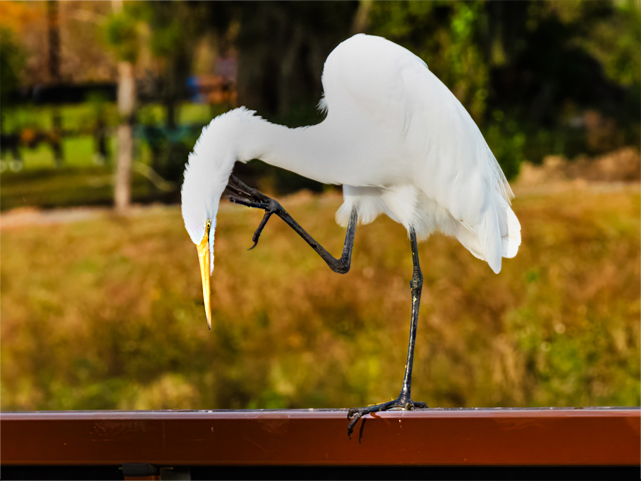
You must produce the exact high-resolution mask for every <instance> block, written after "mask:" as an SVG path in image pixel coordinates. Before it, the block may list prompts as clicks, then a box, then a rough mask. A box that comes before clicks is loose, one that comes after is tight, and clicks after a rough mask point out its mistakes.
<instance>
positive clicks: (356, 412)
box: [347, 396, 427, 436]
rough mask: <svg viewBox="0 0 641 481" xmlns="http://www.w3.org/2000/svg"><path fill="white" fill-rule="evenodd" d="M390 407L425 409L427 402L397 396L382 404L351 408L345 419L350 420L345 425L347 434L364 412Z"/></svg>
mask: <svg viewBox="0 0 641 481" xmlns="http://www.w3.org/2000/svg"><path fill="white" fill-rule="evenodd" d="M390 409H403V410H408V411H412V410H414V409H427V404H426V403H424V402H417V401H412V400H411V399H407V398H402V397H400V396H399V397H398V399H395V400H394V401H389V402H386V403H382V404H376V405H374V406H368V407H366V408H351V409H350V410H349V411H347V419H349V420H350V422H349V424H348V425H347V435H348V436H351V435H352V432H353V431H354V426H356V423H358V420H359V419H360V418H362V417H363V416H365V415H366V414H371V413H376V412H379V411H389V410H390Z"/></svg>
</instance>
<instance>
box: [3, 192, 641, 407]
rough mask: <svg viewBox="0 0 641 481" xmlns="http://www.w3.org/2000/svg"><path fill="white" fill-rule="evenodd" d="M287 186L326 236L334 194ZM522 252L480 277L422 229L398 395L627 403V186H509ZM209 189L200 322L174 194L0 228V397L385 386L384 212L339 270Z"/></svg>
mask: <svg viewBox="0 0 641 481" xmlns="http://www.w3.org/2000/svg"><path fill="white" fill-rule="evenodd" d="M283 204H284V205H285V207H286V208H288V209H289V210H290V212H291V213H292V215H293V216H294V217H295V218H296V219H298V220H299V221H300V222H301V224H302V225H303V226H304V227H305V228H306V229H308V231H309V232H310V233H312V235H314V236H315V237H316V238H317V239H318V240H319V241H320V242H321V243H323V245H325V246H326V247H327V248H328V249H329V250H330V251H331V252H335V253H338V252H340V249H341V246H342V241H343V235H344V232H343V231H342V230H341V229H340V228H339V227H337V226H336V224H335V223H334V221H333V216H334V212H335V211H336V208H337V207H338V205H339V204H340V197H339V196H337V195H335V194H327V195H325V196H321V197H312V196H309V195H299V196H297V197H294V198H289V199H285V200H284V201H283ZM514 209H515V211H516V213H517V215H518V217H519V219H520V220H521V223H522V226H523V245H522V247H521V250H520V252H519V254H518V256H517V257H516V258H515V259H513V260H507V261H505V262H504V267H503V271H502V272H501V273H500V274H499V275H494V274H493V273H492V271H491V270H490V269H489V267H488V266H487V265H486V264H485V263H483V262H481V261H478V260H477V259H475V258H473V257H472V255H471V254H469V253H468V252H467V251H466V250H465V249H464V248H463V247H461V246H460V245H459V244H458V243H457V242H456V241H454V240H452V239H448V238H444V237H442V236H436V237H433V238H431V239H430V240H428V241H427V242H425V243H423V244H421V245H420V253H421V262H422V267H423V273H424V276H425V285H424V290H423V303H422V306H421V315H420V320H419V330H418V347H417V359H416V366H415V371H414V372H415V374H414V393H413V394H414V395H413V397H414V399H416V400H423V401H427V402H428V404H429V405H430V406H542V405H555V406H572V405H638V404H639V402H640V400H639V292H640V283H639V265H640V256H639V243H640V235H639V229H640V225H639V188H638V185H637V186H632V187H625V188H618V189H610V190H595V189H566V190H564V191H562V192H557V193H555V194H554V195H532V194H530V195H528V196H526V197H520V198H517V200H516V201H515V203H514ZM259 219H260V213H259V212H254V211H250V210H249V209H245V208H241V207H238V206H231V205H225V206H224V207H223V209H222V210H221V213H220V215H219V219H218V232H217V239H216V270H215V271H214V276H213V299H212V300H213V306H214V327H213V330H212V332H208V330H207V327H206V324H205V319H204V311H203V307H202V305H201V302H202V293H201V287H200V277H199V272H198V263H197V258H196V252H195V249H194V248H193V246H192V245H191V243H190V241H189V238H188V236H187V234H186V233H185V231H184V228H183V226H182V220H181V218H180V212H179V209H178V208H176V207H170V208H160V207H159V208H153V209H147V210H144V211H142V212H140V213H138V214H137V215H133V216H131V217H127V218H117V217H111V216H109V215H106V214H102V215H101V216H99V217H97V218H95V219H92V220H83V221H80V222H73V223H64V224H45V225H37V226H29V227H26V226H23V227H16V228H13V229H6V230H4V231H3V233H2V266H1V281H2V306H1V309H2V310H1V314H2V358H1V361H2V408H3V409H5V410H7V409H103V408H118V409H123V408H136V409H150V408H193V409H207V408H255V407H265V408H276V407H292V408H294V407H346V406H358V405H364V404H367V403H372V402H377V401H384V400H388V399H390V398H391V397H393V396H395V395H396V394H398V390H399V389H400V381H401V378H402V371H403V366H404V362H405V355H406V346H407V335H408V332H407V331H408V324H409V304H410V303H409V287H408V281H409V278H410V275H411V259H410V252H409V242H408V240H407V234H406V233H405V232H404V230H403V229H402V227H400V226H399V225H397V224H394V223H393V222H392V221H390V220H389V219H387V218H381V219H379V220H377V221H376V222H375V223H374V224H372V225H369V226H364V227H362V228H359V229H357V233H356V243H355V248H354V257H353V263H352V270H351V271H350V273H349V274H347V275H344V276H341V275H338V274H334V273H333V272H331V271H330V270H329V269H328V268H327V267H326V266H325V265H324V263H323V262H322V261H321V260H320V259H319V258H318V257H317V256H316V255H315V254H314V253H313V252H311V250H310V249H309V248H308V247H307V246H306V245H305V244H304V243H303V241H302V240H300V239H299V238H297V237H296V236H295V235H294V234H293V233H292V232H291V231H290V230H289V229H288V227H287V226H285V225H284V224H283V223H282V222H280V221H279V220H277V219H275V220H273V221H270V224H269V225H268V227H267V229H266V231H265V233H264V234H263V236H262V237H261V241H260V245H259V246H258V247H257V248H256V249H255V250H254V251H251V252H247V251H246V248H247V247H249V245H250V238H251V233H252V232H253V229H254V228H255V226H256V225H257V223H258V221H259Z"/></svg>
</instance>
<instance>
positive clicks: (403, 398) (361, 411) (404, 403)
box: [347, 229, 427, 436]
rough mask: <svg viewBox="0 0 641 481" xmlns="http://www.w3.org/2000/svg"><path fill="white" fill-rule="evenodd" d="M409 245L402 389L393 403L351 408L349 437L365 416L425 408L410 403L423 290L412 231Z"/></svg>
mask: <svg viewBox="0 0 641 481" xmlns="http://www.w3.org/2000/svg"><path fill="white" fill-rule="evenodd" d="M410 243H411V245H412V263H413V266H414V267H413V275H412V280H411V281H410V291H411V293H412V315H411V321H410V341H409V346H408V348H407V363H406V364H405V376H404V377H403V387H402V388H401V393H400V394H399V396H398V398H397V399H395V400H394V401H389V402H386V403H382V404H376V405H374V406H368V407H366V408H352V409H350V410H349V411H348V413H347V419H349V420H350V423H349V425H348V426H347V435H348V436H350V435H351V434H352V431H353V430H354V426H356V423H357V422H358V420H359V419H360V418H362V417H363V416H364V415H366V414H370V413H373V412H378V411H387V410H389V409H394V408H401V409H415V408H427V404H425V403H424V402H416V401H412V398H411V391H412V366H413V364H414V347H415V345H416V327H417V325H418V309H419V306H420V303H421V291H422V288H423V274H422V273H421V266H420V264H419V261H418V246H417V244H416V233H415V232H414V229H412V230H410Z"/></svg>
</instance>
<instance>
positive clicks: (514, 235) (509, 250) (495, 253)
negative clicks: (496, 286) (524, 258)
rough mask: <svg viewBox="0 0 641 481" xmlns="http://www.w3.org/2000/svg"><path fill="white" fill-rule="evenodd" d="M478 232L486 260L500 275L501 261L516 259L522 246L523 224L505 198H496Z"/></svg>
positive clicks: (483, 218) (478, 227)
mask: <svg viewBox="0 0 641 481" xmlns="http://www.w3.org/2000/svg"><path fill="white" fill-rule="evenodd" d="M476 232H477V236H478V241H479V244H480V246H481V249H482V251H483V254H484V257H485V260H486V261H487V263H488V264H489V265H490V267H491V268H492V270H493V271H494V272H495V273H496V274H498V273H499V272H500V271H501V259H502V258H503V257H505V258H512V257H514V256H515V255H516V253H517V252H518V250H519V246H520V245H521V224H520V223H519V220H518V219H517V218H516V214H514V211H512V208H511V207H510V206H509V205H508V203H507V201H506V200H505V199H504V198H503V196H499V195H497V196H496V202H495V203H494V205H493V206H491V207H489V208H488V209H487V211H486V212H485V214H484V215H483V217H482V219H481V222H480V223H479V225H478V226H477V229H476ZM464 245H465V244H464ZM466 247H467V246H466ZM468 249H469V247H468ZM470 251H471V249H470ZM472 253H473V254H474V255H476V254H475V253H474V252H472ZM477 257H478V256H477Z"/></svg>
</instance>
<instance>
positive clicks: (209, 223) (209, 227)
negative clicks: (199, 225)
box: [205, 219, 211, 236]
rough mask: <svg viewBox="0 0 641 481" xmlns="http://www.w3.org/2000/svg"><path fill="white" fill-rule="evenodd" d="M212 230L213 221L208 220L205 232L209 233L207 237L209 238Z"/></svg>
mask: <svg viewBox="0 0 641 481" xmlns="http://www.w3.org/2000/svg"><path fill="white" fill-rule="evenodd" d="M210 229H211V221H210V220H209V219H207V223H206V224H205V232H206V233H207V236H209V230H210Z"/></svg>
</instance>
